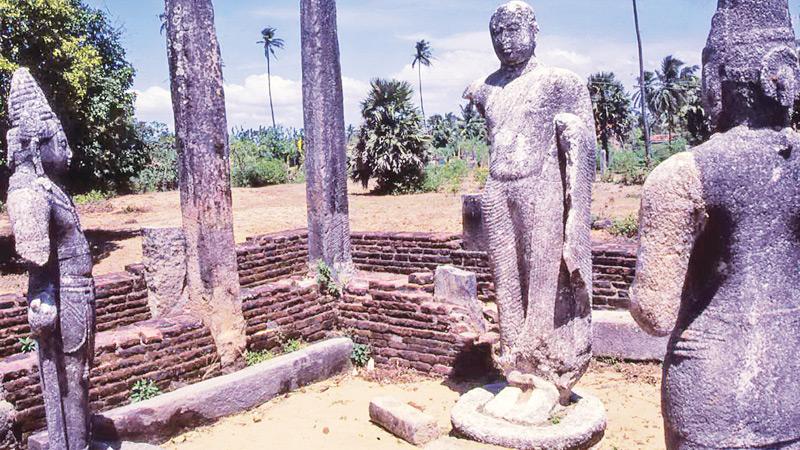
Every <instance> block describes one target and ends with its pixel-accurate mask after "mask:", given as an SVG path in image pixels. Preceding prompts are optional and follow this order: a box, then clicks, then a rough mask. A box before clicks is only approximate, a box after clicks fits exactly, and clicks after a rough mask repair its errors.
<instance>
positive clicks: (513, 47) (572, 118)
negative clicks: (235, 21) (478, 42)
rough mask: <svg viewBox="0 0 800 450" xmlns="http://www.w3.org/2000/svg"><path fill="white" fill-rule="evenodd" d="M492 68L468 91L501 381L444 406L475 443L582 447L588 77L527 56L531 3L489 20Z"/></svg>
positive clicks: (587, 353) (588, 331)
mask: <svg viewBox="0 0 800 450" xmlns="http://www.w3.org/2000/svg"><path fill="white" fill-rule="evenodd" d="M489 28H490V31H491V36H492V42H493V44H494V49H495V53H497V56H498V59H499V60H500V69H499V70H497V71H496V72H494V73H493V74H491V75H489V76H488V77H487V78H485V79H482V80H480V81H478V82H476V83H474V84H473V85H472V86H470V87H469V88H468V89H467V90H466V92H465V95H464V96H465V98H467V99H469V100H470V101H472V102H473V103H474V104H475V105H476V107H477V109H478V111H479V112H480V113H481V114H482V115H483V116H484V117H485V118H486V124H487V131H488V134H489V138H490V141H491V150H490V155H489V179H488V180H487V183H486V188H485V190H484V192H483V194H482V197H483V198H482V209H483V217H484V220H485V230H486V237H487V241H488V242H487V244H488V245H487V251H488V253H489V259H490V261H491V266H492V271H493V274H494V281H495V288H496V297H497V305H498V313H499V325H500V339H499V343H498V345H497V346H496V347H495V362H496V363H497V365H498V367H499V368H500V369H501V370H502V371H503V373H504V375H505V376H506V379H507V381H508V383H507V384H501V385H497V386H489V387H486V388H479V389H475V390H473V391H470V392H468V393H467V394H465V395H464V396H462V397H461V399H460V400H459V402H458V404H457V405H456V407H455V408H453V411H452V416H451V417H452V421H453V425H454V427H455V428H456V429H457V430H458V431H459V432H460V433H462V434H464V435H466V436H469V437H470V438H473V439H475V440H478V441H481V442H486V443H491V444H496V445H502V446H505V447H514V448H547V449H575V448H588V447H590V446H591V445H594V444H595V443H597V442H598V441H599V440H600V439H602V436H603V433H604V430H605V426H606V416H605V409H604V407H603V405H602V403H601V402H600V401H599V400H598V399H596V398H594V397H591V396H588V395H582V394H580V393H576V392H575V391H573V386H574V385H575V384H576V383H577V382H578V380H579V379H580V378H581V376H582V375H583V373H584V372H585V371H586V368H587V367H588V365H589V361H590V360H591V356H592V351H591V344H592V328H591V302H592V298H591V284H592V254H591V242H590V241H591V240H590V223H591V195H592V181H593V180H594V173H595V148H596V142H595V139H596V138H595V133H594V129H595V125H594V116H593V114H592V104H591V99H590V97H589V91H588V89H587V87H586V81H585V80H583V79H582V78H580V77H579V76H578V75H576V74H574V73H572V72H570V71H567V70H563V69H558V68H553V67H548V66H545V65H543V64H541V63H540V62H539V61H538V59H537V58H536V55H535V53H536V39H537V32H538V31H539V27H538V24H537V21H536V15H535V12H534V10H533V8H532V7H531V6H530V5H529V4H527V3H525V2H522V1H519V0H513V1H510V2H508V3H506V4H504V5H502V6H500V7H499V8H498V9H497V11H496V12H495V13H494V15H493V16H492V18H491V21H490V23H489Z"/></svg>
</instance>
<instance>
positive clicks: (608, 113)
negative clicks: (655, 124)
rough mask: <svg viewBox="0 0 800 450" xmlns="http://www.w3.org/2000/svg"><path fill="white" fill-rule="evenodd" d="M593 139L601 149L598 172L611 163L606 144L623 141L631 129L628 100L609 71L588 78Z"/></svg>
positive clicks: (620, 84)
mask: <svg viewBox="0 0 800 450" xmlns="http://www.w3.org/2000/svg"><path fill="white" fill-rule="evenodd" d="M589 93H590V94H591V97H592V108H593V110H594V120H595V124H596V127H597V130H596V131H597V137H598V139H599V140H600V144H601V148H602V158H601V163H600V167H601V172H602V173H603V174H605V173H606V171H607V170H608V167H609V165H610V164H611V154H610V148H609V147H610V142H611V141H612V140H616V141H618V142H623V141H624V140H625V137H626V136H627V135H628V133H629V132H630V129H631V121H630V109H631V101H630V98H629V97H628V93H627V92H625V87H624V86H623V85H622V82H620V81H619V80H617V78H616V77H615V76H614V74H613V73H611V72H600V73H596V74H593V75H591V76H590V77H589Z"/></svg>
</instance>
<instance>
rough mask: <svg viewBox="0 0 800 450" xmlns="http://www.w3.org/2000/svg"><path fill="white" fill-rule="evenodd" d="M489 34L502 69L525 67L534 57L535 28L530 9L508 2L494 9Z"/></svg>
mask: <svg viewBox="0 0 800 450" xmlns="http://www.w3.org/2000/svg"><path fill="white" fill-rule="evenodd" d="M489 30H490V31H491V33H492V43H493V44H494V51H495V53H497V57H498V58H499V59H500V62H501V63H502V64H503V65H504V66H509V67H516V66H520V65H524V64H527V63H528V61H530V59H531V58H532V57H533V56H534V54H535V53H536V33H538V32H539V25H538V24H537V23H536V14H535V13H534V11H533V8H531V6H530V5H529V4H527V3H525V2H522V1H519V0H512V1H510V2H508V3H506V4H504V5H502V6H501V7H499V8H497V11H495V13H494V15H492V20H491V22H489Z"/></svg>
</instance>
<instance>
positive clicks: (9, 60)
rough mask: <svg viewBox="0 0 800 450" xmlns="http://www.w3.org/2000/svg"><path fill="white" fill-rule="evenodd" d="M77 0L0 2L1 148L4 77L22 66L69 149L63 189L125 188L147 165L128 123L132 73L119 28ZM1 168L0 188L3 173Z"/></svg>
mask: <svg viewBox="0 0 800 450" xmlns="http://www.w3.org/2000/svg"><path fill="white" fill-rule="evenodd" d="M84 3H86V2H82V1H80V0H60V1H40V0H11V1H9V0H0V145H2V148H6V145H5V138H6V133H7V132H8V128H9V123H8V118H7V116H6V114H7V112H6V111H7V109H8V107H7V104H6V101H7V96H8V89H9V87H10V82H11V75H12V73H13V72H14V71H15V70H16V69H17V68H18V67H28V68H29V69H30V71H31V74H32V75H33V76H34V78H36V80H38V81H39V82H40V83H41V86H42V89H43V90H44V91H45V94H46V96H47V98H48V99H49V100H50V102H51V106H52V108H53V110H54V111H55V112H56V114H57V115H58V117H59V119H60V120H61V123H62V124H63V125H64V130H65V131H66V133H67V139H68V140H69V142H70V144H71V146H72V150H73V151H74V154H75V155H74V158H73V163H72V165H71V168H70V172H69V175H68V176H67V177H66V178H65V181H66V183H67V185H68V187H69V188H70V189H71V190H73V191H85V190H89V189H108V190H118V191H126V190H128V188H129V187H130V180H131V178H132V177H134V176H135V175H136V174H137V173H138V172H139V170H140V169H141V168H142V166H143V165H144V164H145V163H146V162H147V157H146V153H145V150H144V144H143V143H142V140H141V139H140V138H139V136H138V133H137V132H136V126H135V120H134V108H133V105H134V100H135V98H136V96H135V94H134V93H133V92H132V87H133V77H134V74H135V71H134V69H133V67H132V66H131V65H130V63H128V61H127V60H126V56H125V50H124V49H123V48H122V45H121V43H120V40H121V37H120V32H119V30H118V29H116V28H114V27H113V26H112V25H111V23H110V21H109V19H108V17H107V16H106V15H105V13H103V12H102V11H100V10H97V9H94V8H91V7H89V6H86V5H85V4H84ZM4 169H5V167H3V166H0V172H6V173H4V174H2V176H0V185H5V184H6V181H7V177H8V175H9V174H8V173H7V171H5V170H4ZM0 196H2V198H5V195H4V194H2V193H0Z"/></svg>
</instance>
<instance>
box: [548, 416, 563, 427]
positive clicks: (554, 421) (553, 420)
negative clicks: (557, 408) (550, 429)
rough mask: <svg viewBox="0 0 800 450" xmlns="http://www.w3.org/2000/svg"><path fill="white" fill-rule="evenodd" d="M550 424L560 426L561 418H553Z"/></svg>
mask: <svg viewBox="0 0 800 450" xmlns="http://www.w3.org/2000/svg"><path fill="white" fill-rule="evenodd" d="M550 423H552V424H553V425H558V424H560V423H561V418H560V417H558V416H553V417H551V418H550Z"/></svg>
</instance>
